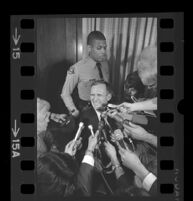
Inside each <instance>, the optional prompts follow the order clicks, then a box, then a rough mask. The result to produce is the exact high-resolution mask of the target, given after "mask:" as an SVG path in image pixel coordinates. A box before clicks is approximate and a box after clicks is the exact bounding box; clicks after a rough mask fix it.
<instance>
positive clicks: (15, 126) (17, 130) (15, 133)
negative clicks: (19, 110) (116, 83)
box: [12, 120, 20, 137]
mask: <svg viewBox="0 0 193 201" xmlns="http://www.w3.org/2000/svg"><path fill="white" fill-rule="evenodd" d="M19 130H20V128H18V129H17V122H16V120H15V124H14V129H13V128H12V132H13V135H14V137H17V134H18V132H19Z"/></svg>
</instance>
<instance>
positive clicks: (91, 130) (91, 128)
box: [88, 125, 94, 137]
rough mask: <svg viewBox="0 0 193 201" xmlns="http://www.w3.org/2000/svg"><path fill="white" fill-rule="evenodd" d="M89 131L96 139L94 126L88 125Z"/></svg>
mask: <svg viewBox="0 0 193 201" xmlns="http://www.w3.org/2000/svg"><path fill="white" fill-rule="evenodd" d="M88 129H89V130H90V132H91V134H92V136H93V137H94V131H93V126H92V125H88Z"/></svg>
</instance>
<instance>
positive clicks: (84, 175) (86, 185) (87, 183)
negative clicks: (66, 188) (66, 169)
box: [77, 163, 94, 196]
mask: <svg viewBox="0 0 193 201" xmlns="http://www.w3.org/2000/svg"><path fill="white" fill-rule="evenodd" d="M93 173H94V166H91V165H89V164H87V163H81V165H80V169H79V173H78V176H77V186H78V188H79V189H80V190H81V192H82V193H83V195H84V196H90V195H91V192H92V179H93Z"/></svg>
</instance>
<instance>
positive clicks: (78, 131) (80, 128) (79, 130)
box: [73, 122, 84, 141]
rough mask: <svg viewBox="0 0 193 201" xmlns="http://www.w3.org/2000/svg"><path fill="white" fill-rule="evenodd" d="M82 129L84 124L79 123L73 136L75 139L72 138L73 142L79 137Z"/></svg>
mask: <svg viewBox="0 0 193 201" xmlns="http://www.w3.org/2000/svg"><path fill="white" fill-rule="evenodd" d="M83 128H84V123H83V122H80V123H79V127H78V130H77V132H76V135H75V138H74V140H73V141H76V140H77V139H78V137H80V134H81V132H82V130H83Z"/></svg>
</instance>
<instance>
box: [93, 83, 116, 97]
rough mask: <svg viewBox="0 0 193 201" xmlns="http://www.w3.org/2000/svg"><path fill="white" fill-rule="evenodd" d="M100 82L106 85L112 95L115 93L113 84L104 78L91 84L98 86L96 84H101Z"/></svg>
mask: <svg viewBox="0 0 193 201" xmlns="http://www.w3.org/2000/svg"><path fill="white" fill-rule="evenodd" d="M99 84H104V85H105V86H106V89H107V91H108V92H109V93H110V94H111V95H113V90H112V87H111V85H110V84H109V83H108V82H106V81H104V80H95V81H94V82H93V83H92V84H91V87H93V86H96V85H99Z"/></svg>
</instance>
